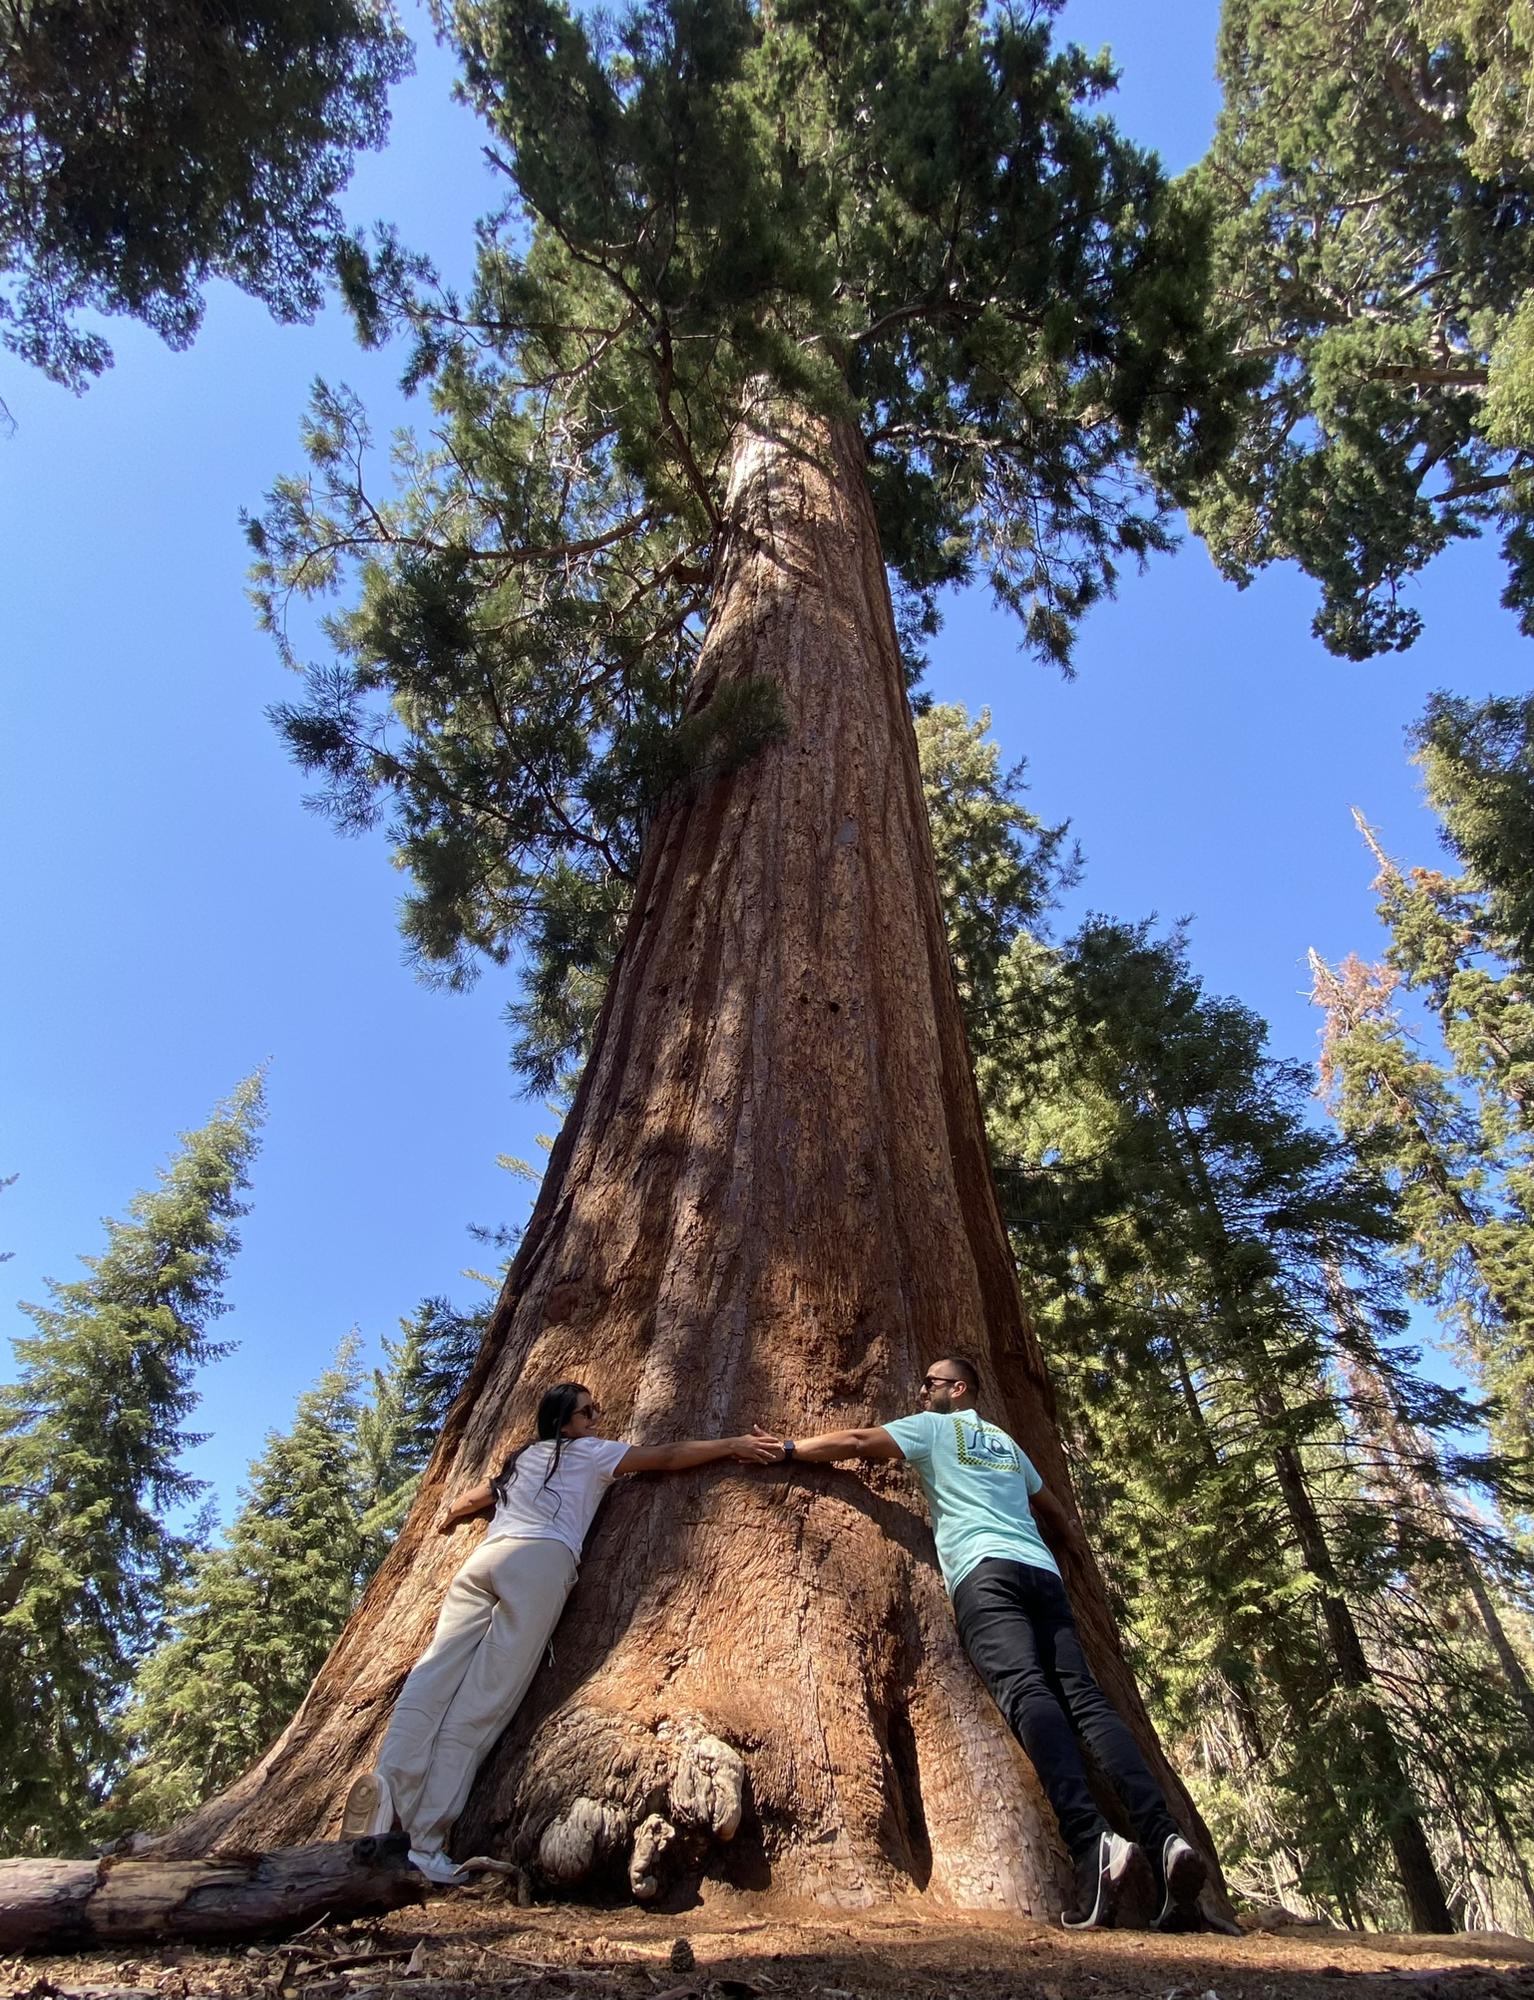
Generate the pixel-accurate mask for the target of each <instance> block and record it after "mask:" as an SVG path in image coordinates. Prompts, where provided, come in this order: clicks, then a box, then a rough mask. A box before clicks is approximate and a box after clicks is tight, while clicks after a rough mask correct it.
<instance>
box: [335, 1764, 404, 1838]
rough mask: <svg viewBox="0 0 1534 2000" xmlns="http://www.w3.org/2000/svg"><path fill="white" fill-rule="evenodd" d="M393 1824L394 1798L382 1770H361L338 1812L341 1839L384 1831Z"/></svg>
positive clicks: (363, 1836)
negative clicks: (339, 1813) (339, 1815)
mask: <svg viewBox="0 0 1534 2000" xmlns="http://www.w3.org/2000/svg"><path fill="white" fill-rule="evenodd" d="M393 1824H394V1799H393V1796H392V1794H391V1793H390V1791H389V1781H388V1779H387V1778H386V1777H385V1776H384V1774H383V1773H382V1771H364V1772H363V1774H362V1776H361V1777H360V1778H358V1779H357V1781H356V1783H355V1784H354V1785H353V1786H352V1788H351V1790H350V1791H349V1792H348V1793H347V1794H346V1804H345V1806H344V1807H343V1808H342V1812H341V1833H340V1838H341V1839H342V1840H362V1839H365V1838H366V1836H367V1835H368V1834H370V1833H387V1832H388V1831H389V1829H390V1827H392V1826H393Z"/></svg>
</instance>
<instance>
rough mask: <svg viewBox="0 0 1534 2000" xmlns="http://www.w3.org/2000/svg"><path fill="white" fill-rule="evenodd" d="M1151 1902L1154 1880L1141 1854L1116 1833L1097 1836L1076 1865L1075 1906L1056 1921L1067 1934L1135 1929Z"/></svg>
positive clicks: (1148, 1910) (1148, 1909)
mask: <svg viewBox="0 0 1534 2000" xmlns="http://www.w3.org/2000/svg"><path fill="white" fill-rule="evenodd" d="M1155 1898H1156V1883H1155V1878H1154V1877H1153V1876H1152V1874H1151V1866H1150V1863H1149V1862H1148V1861H1147V1860H1146V1858H1145V1855H1144V1853H1143V1852H1142V1850H1141V1849H1140V1848H1138V1847H1136V1846H1135V1844H1134V1842H1133V1841H1132V1840H1125V1838H1124V1836H1123V1835H1122V1834H1120V1833H1101V1834H1099V1835H1098V1837H1097V1843H1096V1845H1095V1846H1093V1847H1090V1848H1088V1849H1087V1851H1086V1853H1085V1854H1083V1855H1082V1857H1081V1859H1080V1860H1079V1861H1078V1862H1077V1863H1076V1906H1075V1908H1074V1909H1070V1910H1067V1911H1066V1912H1065V1913H1064V1915H1063V1916H1062V1917H1061V1919H1060V1921H1061V1923H1062V1924H1064V1926H1065V1928H1066V1929H1067V1930H1068V1931H1096V1930H1113V1929H1115V1928H1118V1929H1124V1928H1129V1927H1136V1928H1137V1927H1138V1926H1139V1925H1141V1924H1143V1923H1144V1922H1145V1920H1146V1918H1147V1917H1148V1916H1149V1914H1150V1912H1151V1910H1152V1909H1154V1907H1155Z"/></svg>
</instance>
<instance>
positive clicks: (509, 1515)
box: [485, 1437, 630, 1561]
mask: <svg viewBox="0 0 1534 2000" xmlns="http://www.w3.org/2000/svg"><path fill="white" fill-rule="evenodd" d="M629 1450H630V1447H629V1446H628V1445H627V1444H625V1443H624V1442H623V1441H622V1440H621V1439H619V1438H594V1437H583V1438H564V1439H563V1440H561V1444H560V1452H559V1464H558V1465H557V1466H555V1467H554V1470H553V1472H552V1474H551V1473H550V1471H549V1467H550V1464H551V1463H552V1461H553V1457H554V1441H553V1439H551V1438H539V1439H538V1440H537V1441H536V1443H533V1444H530V1445H528V1446H527V1448H526V1449H525V1450H524V1451H523V1452H522V1453H521V1455H520V1456H519V1457H518V1459H517V1464H516V1474H515V1477H514V1478H512V1479H510V1480H508V1481H507V1483H506V1485H505V1486H504V1487H502V1488H501V1489H500V1498H499V1499H498V1500H497V1502H496V1508H495V1512H494V1514H492V1515H491V1517H490V1528H489V1532H488V1533H487V1534H486V1536H485V1540H486V1541H487V1542H493V1541H495V1540H496V1539H497V1537H499V1536H502V1535H509V1536H512V1537H514V1538H515V1539H516V1540H517V1541H522V1542H547V1541H553V1542H563V1543H564V1545H565V1547H566V1548H568V1549H569V1550H570V1551H571V1552H572V1553H573V1554H574V1556H575V1558H576V1560H577V1561H579V1560H580V1553H581V1543H582V1542H583V1541H585V1539H586V1530H587V1529H588V1528H589V1527H590V1526H591V1520H592V1516H593V1515H594V1514H595V1513H596V1511H597V1509H598V1507H600V1506H601V1504H602V1496H603V1494H605V1493H606V1491H607V1489H608V1487H609V1486H611V1484H612V1481H613V1474H614V1473H615V1472H616V1471H617V1469H618V1467H619V1465H620V1464H621V1463H622V1462H623V1460H624V1458H625V1457H626V1456H627V1455H628V1452H629Z"/></svg>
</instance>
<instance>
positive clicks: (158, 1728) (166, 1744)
mask: <svg viewBox="0 0 1534 2000" xmlns="http://www.w3.org/2000/svg"><path fill="white" fill-rule="evenodd" d="M358 1345H359V1342H358V1340H357V1337H356V1335H355V1334H352V1335H349V1336H348V1337H347V1338H346V1339H345V1340H344V1341H343V1342H342V1343H341V1347H340V1350H339V1352H338V1353H337V1356H336V1359H335V1362H334V1364H333V1365H332V1366H331V1367H330V1368H328V1369H326V1371H325V1372H324V1374H323V1375H321V1377H320V1379H319V1380H318V1382H316V1383H315V1385H314V1387H313V1388H312V1389H307V1390H305V1392H304V1393H303V1394H302V1395H301V1396H300V1397H299V1399H298V1404H297V1408H296V1409H295V1411H294V1414H293V1422H292V1425H291V1427H290V1428H289V1429H288V1430H286V1431H280V1432H274V1433H273V1434H272V1435H271V1436H269V1437H268V1438H267V1440H266V1444H265V1446H264V1448H263V1450H262V1452H261V1454H260V1456H259V1457H258V1458H256V1459H254V1460H253V1461H252V1463H251V1466H250V1471H249V1474H248V1476H247V1481H246V1485H245V1487H244V1489H243V1491H242V1494H241V1502H240V1508H239V1511H238V1513H237V1514H236V1515H235V1517H234V1520H233V1521H232V1522H231V1523H230V1527H229V1532H228V1534H227V1536H226V1537H225V1538H224V1540H223V1541H222V1542H221V1543H220V1544H219V1545H218V1546H217V1547H214V1548H212V1549H208V1550H204V1551H203V1552H202V1553H201V1554H199V1555H198V1556H196V1557H195V1558H194V1559H193V1561H192V1564H191V1567H190V1570H189V1572H188V1574H187V1576H186V1579H185V1581H184V1582H183V1583H181V1584H180V1585H179V1586H178V1587H177V1588H176V1589H175V1591H174V1592H173V1593H172V1595H171V1599H170V1603H169V1607H168V1609H169V1616H168V1630H167V1633H166V1636H165V1638H164V1639H163V1640H162V1642H161V1644H160V1645H159V1646H158V1647H157V1648H156V1649H155V1651H154V1652H153V1653H151V1654H150V1655H149V1657H148V1658H147V1659H146V1660H145V1661H144V1663H143V1665H142V1667H141V1668H140V1670H139V1673H138V1677H137V1680H136V1681H135V1683H134V1688H133V1698H132V1701H131V1703H130V1704H129V1706H128V1709H127V1711H126V1714H125V1715H124V1718H123V1729H124V1733H125V1735H126V1736H127V1737H128V1739H129V1740H130V1742H131V1743H132V1745H133V1748H134V1759H133V1762H132V1764H131V1766H130V1768H129V1769H128V1771H127V1773H126V1776H125V1778H124V1781H123V1783H122V1784H121V1785H120V1786H119V1787H118V1788H117V1789H116V1791H115V1793H114V1795H113V1798H112V1800H111V1816H110V1823H111V1824H112V1825H113V1826H114V1828H123V1827H134V1828H145V1829H149V1828H157V1827H162V1826H165V1825H167V1824H169V1822H170V1821H172V1820H174V1819H175V1818H177V1817H178V1816H179V1815H180V1814H182V1813H184V1812H187V1811H189V1810H190V1809H191V1808H192V1807H193V1806H195V1805H197V1804H198V1803H199V1802H200V1801H201V1800H203V1799H205V1798H206V1797H207V1796H208V1794H209V1793H210V1792H213V1791H216V1790H217V1789H218V1787H219V1786H220V1785H225V1784H228V1783H229V1781H230V1780H231V1779H232V1778H237V1777H238V1776H239V1775H240V1773H241V1772H242V1771H243V1770H245V1769H246V1768H247V1766H249V1765H250V1764H252V1763H253V1762H254V1761H255V1759H256V1758H257V1757H258V1756H259V1755H260V1754H261V1752H262V1751H263V1750H264V1749H266V1747H267V1745H268V1744H269V1743H270V1742H271V1741H272V1740H273V1738H274V1737H275V1736H276V1735H277V1734H278V1732H279V1731H280V1730H281V1729H282V1727H283V1725H284V1723H286V1721H287V1720H288V1718H289V1716H290V1715H291V1714H292V1713H293V1710H294V1709H295V1708H296V1707H297V1705H298V1702H299V1699H300V1698H301V1696H302V1694H303V1692H304V1689H305V1688H306V1687H307V1686H308V1685H309V1682H310V1681H311V1680H312V1679H313V1678H314V1675H315V1672H316V1671H317V1669H318V1668H319V1665H320V1663H321V1661H322V1660H323V1659H324V1657H325V1655H326V1653H327V1652H329V1650H330V1647H331V1645H332V1644H333V1642H334V1640H335V1636H336V1634H337V1632H339V1631H340V1629H341V1627H342V1625H343V1624H344V1623H345V1622H346V1619H347V1616H348V1614H349V1613H350V1611H351V1609H352V1606H353V1604H354V1602H355V1601H356V1596H357V1592H358V1590H359V1588H360V1587H361V1585H362V1582H363V1580H364V1578H365V1576H366V1573H367V1569H368V1566H369V1561H368V1559H369V1555H370V1553H371V1538H370V1536H369V1534H368V1533H367V1530H366V1528H365V1526H364V1521H363V1510H364V1507H365V1505H366V1502H367V1499H368V1497H369V1493H368V1487H367V1484H366V1481H365V1477H364V1471H363V1466H362V1463H361V1462H360V1460H359V1456H358V1432H359V1426H360V1424H361V1422H362V1419H363V1409H362V1404H361V1401H360V1397H359V1393H358V1392H359V1389H360V1386H361V1375H360V1371H359V1369H358V1366H357V1349H358Z"/></svg>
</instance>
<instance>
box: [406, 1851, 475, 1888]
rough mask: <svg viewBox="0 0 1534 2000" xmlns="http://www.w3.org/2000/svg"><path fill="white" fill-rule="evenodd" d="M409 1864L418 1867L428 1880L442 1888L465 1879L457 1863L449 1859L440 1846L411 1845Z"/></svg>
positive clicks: (450, 1886)
mask: <svg viewBox="0 0 1534 2000" xmlns="http://www.w3.org/2000/svg"><path fill="white" fill-rule="evenodd" d="M410 1865H411V1867H412V1868H418V1869H419V1870H420V1872H421V1873H422V1874H423V1875H424V1876H425V1877H426V1879H427V1881H428V1882H436V1883H438V1884H439V1885H440V1886H441V1887H442V1888H444V1889H451V1888H453V1887H454V1885H455V1884H457V1883H459V1882H462V1881H464V1880H465V1879H466V1878H465V1876H464V1872H463V1870H462V1869H461V1868H460V1867H459V1866H458V1863H457V1862H456V1861H451V1860H449V1858H448V1857H447V1855H445V1854H444V1853H443V1852H442V1849H441V1848H440V1847H412V1848H411V1850H410Z"/></svg>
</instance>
